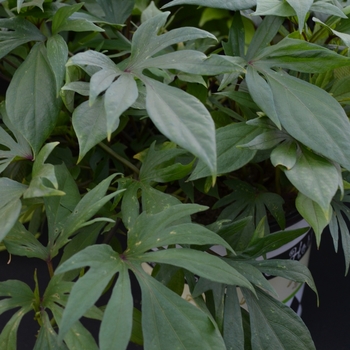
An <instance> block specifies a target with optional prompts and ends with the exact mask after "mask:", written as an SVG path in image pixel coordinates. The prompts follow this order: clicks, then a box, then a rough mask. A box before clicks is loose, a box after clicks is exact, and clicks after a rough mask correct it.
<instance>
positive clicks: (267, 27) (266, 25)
mask: <svg viewBox="0 0 350 350" xmlns="http://www.w3.org/2000/svg"><path fill="white" fill-rule="evenodd" d="M267 3H268V1H266V0H264V1H259V2H258V8H257V11H258V9H259V6H260V5H261V4H267ZM278 3H279V4H281V2H280V1H278ZM267 7H269V5H267ZM283 21H284V18H283V17H278V16H266V17H265V19H264V20H263V22H262V23H261V24H260V25H259V27H258V29H257V31H256V33H255V34H254V36H253V39H252V41H251V42H250V44H249V47H248V51H247V61H250V60H252V59H253V58H254V57H255V56H256V55H257V54H258V53H259V52H260V51H261V50H262V49H264V48H265V47H266V46H268V45H269V44H270V42H271V41H272V39H273V38H274V37H275V35H276V33H277V32H278V30H279V29H280V27H281V25H282V23H283Z"/></svg>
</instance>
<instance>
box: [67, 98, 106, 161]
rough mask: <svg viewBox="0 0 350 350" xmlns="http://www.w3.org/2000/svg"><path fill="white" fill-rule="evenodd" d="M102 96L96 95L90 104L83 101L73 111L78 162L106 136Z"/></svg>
mask: <svg viewBox="0 0 350 350" xmlns="http://www.w3.org/2000/svg"><path fill="white" fill-rule="evenodd" d="M104 104H105V101H104V97H98V98H97V100H96V101H95V103H94V104H93V105H92V106H91V105H90V103H89V101H85V102H83V103H82V104H81V105H79V106H78V107H77V108H76V109H75V110H74V112H73V118H72V122H73V127H74V131H75V133H76V135H77V138H78V142H79V159H78V162H80V161H81V160H82V159H83V158H84V156H85V155H86V153H87V152H88V151H90V149H91V148H92V147H94V146H96V145H97V144H98V143H99V142H101V141H102V140H104V139H105V138H106V137H107V116H106V110H105V107H104Z"/></svg>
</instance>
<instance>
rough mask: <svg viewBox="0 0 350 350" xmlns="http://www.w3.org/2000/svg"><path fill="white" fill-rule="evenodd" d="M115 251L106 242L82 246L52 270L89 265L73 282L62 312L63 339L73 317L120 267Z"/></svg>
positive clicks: (92, 300) (58, 271) (81, 312)
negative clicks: (82, 248) (83, 273)
mask: <svg viewBox="0 0 350 350" xmlns="http://www.w3.org/2000/svg"><path fill="white" fill-rule="evenodd" d="M122 264H123V263H122V261H121V260H120V258H119V256H118V254H117V253H116V252H115V251H113V249H112V248H111V247H110V246H108V245H105V244H103V245H94V246H90V247H87V248H85V249H84V250H82V251H80V252H79V253H77V254H75V255H74V256H72V257H71V258H70V259H68V260H66V261H65V262H64V263H63V264H62V265H60V266H59V267H58V268H57V269H56V271H55V274H61V273H64V272H67V271H70V270H74V269H77V268H83V267H86V266H89V267H90V269H89V270H88V271H87V272H86V273H85V275H84V276H83V277H81V278H80V279H79V280H78V281H77V282H75V284H74V286H73V288H72V290H71V293H70V296H69V298H68V302H67V305H66V308H65V310H64V312H63V316H62V321H61V327H60V332H59V335H60V338H61V339H63V338H64V336H65V335H66V334H67V332H68V331H69V329H70V328H71V327H72V326H73V325H74V324H75V322H76V321H78V320H79V319H80V317H82V316H83V315H84V314H85V312H86V311H87V310H88V309H90V308H91V307H92V306H93V305H94V304H95V302H96V301H97V299H98V298H99V297H100V296H101V294H102V292H103V290H104V289H105V287H106V286H107V284H108V283H109V281H110V280H111V278H112V277H113V276H114V275H115V274H116V273H117V272H118V271H120V270H121V269H122V268H123V265H122Z"/></svg>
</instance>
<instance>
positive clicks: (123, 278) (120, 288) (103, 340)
mask: <svg viewBox="0 0 350 350" xmlns="http://www.w3.org/2000/svg"><path fill="white" fill-rule="evenodd" d="M132 319H133V296H132V293H131V285H130V279H129V274H128V270H127V268H126V267H125V265H124V268H123V269H121V270H120V271H119V276H118V280H117V283H116V285H115V287H114V288H113V292H112V295H111V297H110V299H109V302H108V304H107V307H106V309H105V312H104V315H103V319H102V323H101V328H100V333H99V338H100V349H101V350H120V349H126V348H127V346H128V343H129V339H130V336H131V329H132Z"/></svg>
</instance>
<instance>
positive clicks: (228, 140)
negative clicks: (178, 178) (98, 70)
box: [190, 123, 261, 180]
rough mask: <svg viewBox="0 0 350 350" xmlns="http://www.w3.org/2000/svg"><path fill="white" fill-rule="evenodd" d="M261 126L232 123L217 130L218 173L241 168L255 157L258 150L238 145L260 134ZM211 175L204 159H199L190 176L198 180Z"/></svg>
mask: <svg viewBox="0 0 350 350" xmlns="http://www.w3.org/2000/svg"><path fill="white" fill-rule="evenodd" d="M260 132H261V130H260V129H259V128H256V127H253V126H250V125H247V124H246V123H236V124H230V125H227V126H225V127H222V128H219V129H218V130H217V131H216V140H217V145H216V147H217V163H218V170H217V171H218V174H226V173H230V172H231V171H234V170H237V169H240V168H241V167H242V166H244V165H245V164H247V163H248V162H249V161H251V160H252V159H253V157H254V156H255V154H256V150H250V149H246V148H239V147H238V146H239V145H241V144H244V143H247V142H250V141H251V140H253V139H254V138H255V137H256V136H258V135H259V134H260ZM209 175H210V170H209V168H208V167H207V165H206V164H205V163H204V162H203V161H199V162H198V164H197V166H196V168H195V169H194V171H193V172H192V174H191V176H190V180H196V179H199V178H201V177H206V176H209Z"/></svg>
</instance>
